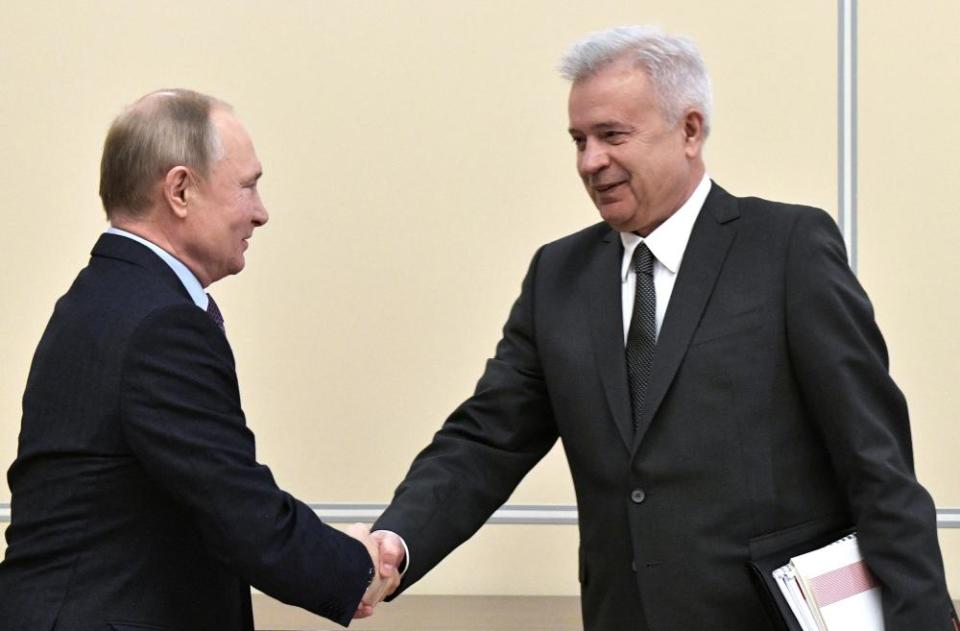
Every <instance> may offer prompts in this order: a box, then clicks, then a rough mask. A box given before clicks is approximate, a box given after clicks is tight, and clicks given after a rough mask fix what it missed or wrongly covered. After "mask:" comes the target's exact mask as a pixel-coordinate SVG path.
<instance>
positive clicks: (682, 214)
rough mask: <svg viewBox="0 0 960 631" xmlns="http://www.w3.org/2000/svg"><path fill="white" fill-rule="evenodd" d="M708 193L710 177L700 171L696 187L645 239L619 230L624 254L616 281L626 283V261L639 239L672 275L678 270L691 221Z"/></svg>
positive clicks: (690, 229)
mask: <svg viewBox="0 0 960 631" xmlns="http://www.w3.org/2000/svg"><path fill="white" fill-rule="evenodd" d="M709 192H710V177H709V176H708V175H707V174H706V173H704V175H703V179H701V180H700V183H699V184H697V188H695V189H694V190H693V193H692V194H691V195H690V197H689V198H687V201H685V202H684V203H683V205H682V206H680V208H679V209H678V210H677V212H675V213H673V214H672V215H670V217H668V218H667V220H666V221H664V222H663V223H662V224H660V225H659V226H657V227H656V228H655V229H654V231H653V232H651V233H650V234H648V235H647V236H646V238H644V237H641V236H639V235H636V234H634V233H632V232H621V233H620V242H621V243H622V244H623V249H624V252H625V254H626V255H625V256H624V257H623V263H622V264H621V267H620V280H621V281H624V282H626V280H627V274H628V273H629V272H630V260H631V258H632V257H633V251H634V249H636V247H637V245H639V244H640V243H641V242H644V243H646V244H647V247H648V248H650V252H651V254H653V256H654V258H656V259H657V260H658V261H660V264H661V265H663V266H664V267H666V268H667V269H668V270H670V271H671V272H672V273H674V274H676V273H677V272H678V271H679V270H680V262H681V261H682V260H683V253H684V251H685V250H686V249H687V242H688V241H690V233H691V232H692V231H693V224H694V222H695V221H696V220H697V215H699V214H700V209H701V208H703V202H704V201H706V199H707V194H708V193H709Z"/></svg>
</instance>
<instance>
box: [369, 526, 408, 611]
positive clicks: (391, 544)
mask: <svg viewBox="0 0 960 631" xmlns="http://www.w3.org/2000/svg"><path fill="white" fill-rule="evenodd" d="M370 537H371V538H372V539H373V540H374V541H376V542H377V546H378V552H379V554H380V570H379V572H380V575H381V576H382V577H383V581H384V585H383V587H384V590H383V593H382V594H381V600H382V599H383V598H386V597H387V596H389V595H390V594H392V593H393V592H395V591H397V586H398V585H399V584H400V567H401V566H402V565H403V559H404V557H405V556H406V548H404V547H403V541H402V540H401V539H400V536H399V535H397V534H396V533H394V532H390V531H389V530H377V531H376V532H374V533H373V534H372V535H370Z"/></svg>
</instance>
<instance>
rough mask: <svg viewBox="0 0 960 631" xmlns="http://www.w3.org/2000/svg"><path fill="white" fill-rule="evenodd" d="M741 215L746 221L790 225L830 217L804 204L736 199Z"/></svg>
mask: <svg viewBox="0 0 960 631" xmlns="http://www.w3.org/2000/svg"><path fill="white" fill-rule="evenodd" d="M734 199H736V200H737V204H738V206H739V209H740V212H741V215H742V216H743V218H744V219H746V220H748V221H766V222H779V223H783V224H787V225H792V224H794V223H795V222H797V221H803V220H807V221H810V220H814V219H815V218H820V219H822V218H829V219H831V221H832V219H833V218H832V217H831V216H830V214H829V213H827V212H826V211H825V210H823V209H821V208H817V207H815V206H809V205H806V204H795V203H790V202H778V201H772V200H769V199H763V198H761V197H736V198H734Z"/></svg>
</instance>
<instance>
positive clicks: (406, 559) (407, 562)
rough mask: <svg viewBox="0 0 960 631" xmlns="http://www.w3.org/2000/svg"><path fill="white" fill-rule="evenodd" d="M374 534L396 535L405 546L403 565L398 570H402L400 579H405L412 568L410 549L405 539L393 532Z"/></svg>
mask: <svg viewBox="0 0 960 631" xmlns="http://www.w3.org/2000/svg"><path fill="white" fill-rule="evenodd" d="M374 532H389V533H390V534H391V535H395V536H396V537H397V539H399V540H400V544H401V545H402V546H403V563H401V564H400V566H401V567H399V568H397V569H398V570H400V578H403V575H404V574H406V573H407V568H408V567H410V548H408V547H407V542H406V541H404V540H403V537H401V536H400V535H398V534H397V533H395V532H393V531H392V530H383V529H381V530H375V531H374ZM371 534H372V533H371Z"/></svg>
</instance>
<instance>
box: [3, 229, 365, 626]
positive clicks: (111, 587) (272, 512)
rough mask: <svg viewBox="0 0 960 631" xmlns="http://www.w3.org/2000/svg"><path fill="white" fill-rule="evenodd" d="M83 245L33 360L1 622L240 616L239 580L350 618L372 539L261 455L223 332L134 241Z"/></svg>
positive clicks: (246, 611)
mask: <svg viewBox="0 0 960 631" xmlns="http://www.w3.org/2000/svg"><path fill="white" fill-rule="evenodd" d="M92 254H93V256H92V258H91V260H90V264H89V265H88V266H87V267H86V268H85V269H84V270H83V271H82V272H80V274H79V276H78V277H77V279H76V281H75V282H74V283H73V285H72V286H71V288H70V290H69V291H68V292H67V293H66V295H64V296H63V297H62V298H61V299H60V300H59V301H58V302H57V305H56V308H55V310H54V313H53V316H52V317H51V319H50V322H49V324H48V325H47V328H46V331H45V332H44V334H43V338H42V339H41V341H40V344H39V346H38V348H37V351H36V354H35V356H34V359H33V364H32V366H31V368H30V376H29V378H28V382H27V388H26V392H25V394H24V398H23V421H22V427H21V432H20V440H19V446H18V452H17V458H16V461H15V462H14V463H13V466H12V467H11V468H10V471H9V474H8V479H9V483H10V489H11V491H12V521H11V524H10V526H9V528H8V529H7V531H6V537H7V544H8V545H7V550H6V558H5V560H4V561H3V563H2V564H0V629H2V630H3V631H47V630H50V629H57V630H70V631H72V630H86V629H97V630H106V629H121V630H122V629H137V630H141V631H142V630H144V629H167V630H170V631H173V630H177V631H188V630H214V629H216V630H220V629H230V630H244V631H248V630H251V629H252V628H253V620H252V613H251V607H250V586H251V585H253V586H255V587H257V588H259V589H260V590H262V591H264V592H266V593H267V594H270V595H272V596H274V597H276V598H278V599H280V600H282V601H284V602H287V603H291V604H294V605H298V606H300V607H303V608H305V609H308V610H310V611H313V612H315V613H317V614H319V615H322V616H325V617H327V618H330V619H332V620H335V621H337V622H339V623H340V624H343V625H346V624H349V621H350V620H351V617H352V615H353V613H354V611H355V609H356V606H357V604H358V602H359V600H360V598H361V596H362V594H363V593H364V590H365V589H366V586H367V584H368V581H369V578H370V576H371V571H372V566H371V561H370V557H369V555H368V554H367V552H366V550H365V548H364V547H363V546H362V545H361V544H360V543H358V542H357V541H355V540H353V539H351V538H350V537H348V536H346V535H344V534H342V533H340V532H339V531H337V530H335V529H333V528H331V527H329V526H327V525H326V524H324V523H322V522H321V521H320V520H319V519H318V518H317V517H316V515H315V514H314V513H313V511H312V510H311V509H310V508H309V507H308V506H306V505H305V504H303V503H302V502H300V501H298V500H296V499H295V498H293V497H292V496H290V495H289V494H288V493H285V492H284V491H282V490H281V489H279V488H278V487H277V485H276V483H275V482H274V480H273V477H272V475H271V473H270V471H269V469H267V467H265V466H263V465H261V464H259V463H258V462H257V461H256V459H255V453H254V437H253V434H252V433H251V432H250V430H248V429H247V427H246V422H245V419H244V414H243V410H242V409H241V407H240V393H239V391H238V388H237V379H236V373H235V368H234V359H233V354H232V352H231V350H230V346H229V344H228V343H227V339H226V337H225V336H224V334H223V333H222V332H221V331H220V329H219V328H218V327H217V326H216V325H215V324H214V323H213V321H212V320H211V319H210V318H209V317H208V316H207V314H206V313H204V312H203V311H202V310H201V309H198V308H197V306H196V305H195V304H194V303H193V302H192V301H191V300H190V297H189V295H188V294H187V292H186V290H185V289H184V288H183V286H182V284H181V283H180V280H179V279H178V278H177V277H176V275H175V274H174V273H173V271H172V270H171V269H170V268H169V267H168V266H167V265H166V263H164V262H163V261H162V260H161V259H160V258H159V257H158V256H156V254H154V253H153V252H151V251H150V250H149V249H148V248H146V247H145V246H143V245H141V244H139V243H137V242H135V241H133V240H131V239H128V238H125V237H122V236H116V235H109V234H107V235H103V236H102V237H101V238H100V240H99V241H98V242H97V244H96V246H95V247H94V249H93V253H92Z"/></svg>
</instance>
